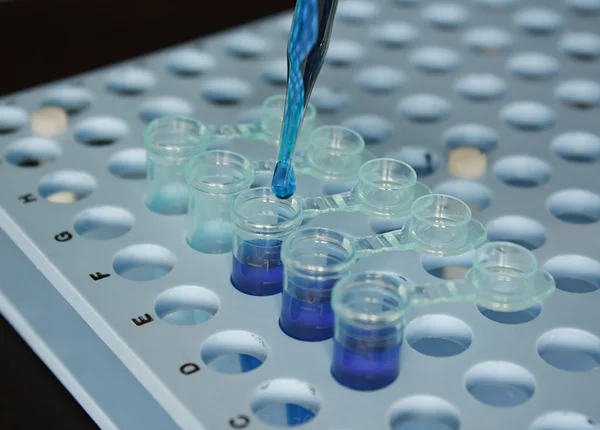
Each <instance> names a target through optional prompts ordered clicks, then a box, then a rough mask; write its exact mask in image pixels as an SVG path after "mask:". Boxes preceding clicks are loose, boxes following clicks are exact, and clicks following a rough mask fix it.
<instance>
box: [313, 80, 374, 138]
mask: <svg viewBox="0 0 600 430" xmlns="http://www.w3.org/2000/svg"><path fill="white" fill-rule="evenodd" d="M310 101H311V102H312V104H314V105H315V107H316V108H317V111H318V112H319V113H334V112H338V111H340V110H342V109H343V108H345V107H346V106H348V103H350V94H348V92H347V91H345V90H343V89H340V88H333V87H329V86H316V87H315V89H314V90H313V92H312V95H311V96H310ZM363 138H364V136H363Z"/></svg>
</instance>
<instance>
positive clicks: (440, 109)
mask: <svg viewBox="0 0 600 430" xmlns="http://www.w3.org/2000/svg"><path fill="white" fill-rule="evenodd" d="M397 109H398V111H399V112H400V113H401V114H402V115H404V117H406V118H407V119H409V120H411V121H415V122H421V123H433V122H437V121H441V120H443V119H445V118H446V117H448V116H449V115H450V111H451V110H452V107H451V105H450V103H449V102H448V101H446V100H445V99H443V98H441V97H440V96H438V95H435V94H414V95H412V96H408V97H405V98H404V99H402V100H400V102H399V103H398V106H397Z"/></svg>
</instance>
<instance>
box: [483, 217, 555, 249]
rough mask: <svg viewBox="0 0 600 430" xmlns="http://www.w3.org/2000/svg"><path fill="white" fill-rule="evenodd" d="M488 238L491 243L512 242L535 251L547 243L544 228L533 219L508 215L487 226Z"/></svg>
mask: <svg viewBox="0 0 600 430" xmlns="http://www.w3.org/2000/svg"><path fill="white" fill-rule="evenodd" d="M485 229H486V230H487V238H488V240H489V241H491V242H512V243H516V244H517V245H521V246H522V247H524V248H527V249H529V250H534V249H537V248H539V247H540V246H542V245H543V244H544V243H545V242H546V231H545V230H544V227H543V226H542V225H541V224H540V223H539V222H537V221H534V220H532V219H531V218H526V217H523V216H518V215H508V216H502V217H499V218H496V219H494V220H492V221H490V222H489V223H487V224H486V226H485Z"/></svg>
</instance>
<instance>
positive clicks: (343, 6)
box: [336, 0, 379, 24]
mask: <svg viewBox="0 0 600 430" xmlns="http://www.w3.org/2000/svg"><path fill="white" fill-rule="evenodd" d="M378 13H379V5H377V4H375V3H373V2H369V1H362V0H344V1H342V2H340V4H339V6H338V7H337V12H336V16H338V17H339V18H340V19H343V20H344V21H347V22H351V23H356V24H358V23H363V22H365V21H368V20H370V19H371V18H374V17H375V16H377V14H378Z"/></svg>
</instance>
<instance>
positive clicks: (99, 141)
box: [74, 116, 129, 146]
mask: <svg viewBox="0 0 600 430" xmlns="http://www.w3.org/2000/svg"><path fill="white" fill-rule="evenodd" d="M128 133H129V127H127V124H126V123H125V122H124V121H122V120H120V119H118V118H114V117H111V116H98V117H92V118H87V119H85V120H83V121H81V122H80V123H79V124H77V125H76V126H75V130H74V136H75V139H76V140H77V141H79V142H81V143H83V144H86V145H90V146H104V145H111V144H113V143H115V142H117V141H118V140H120V139H122V138H124V137H125V136H126V135H127V134H128Z"/></svg>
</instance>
